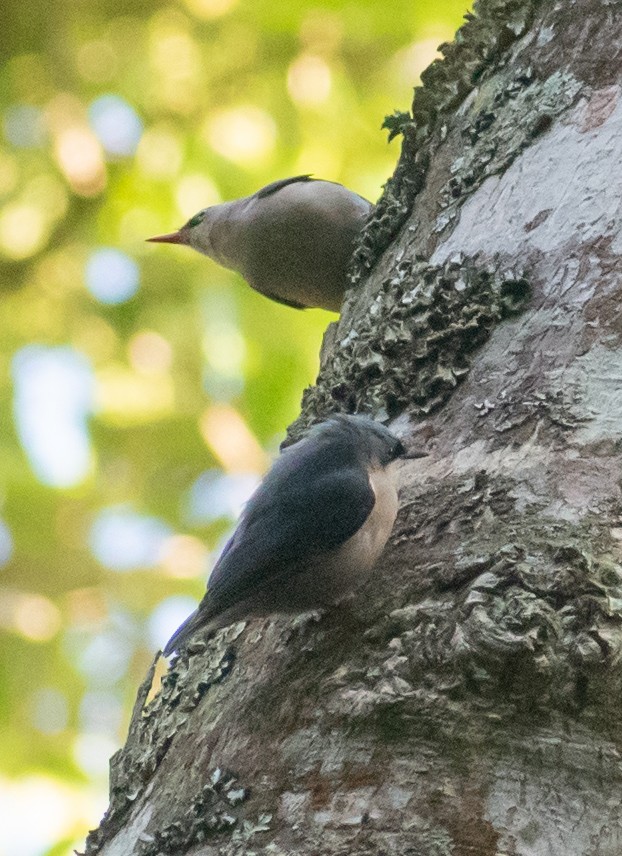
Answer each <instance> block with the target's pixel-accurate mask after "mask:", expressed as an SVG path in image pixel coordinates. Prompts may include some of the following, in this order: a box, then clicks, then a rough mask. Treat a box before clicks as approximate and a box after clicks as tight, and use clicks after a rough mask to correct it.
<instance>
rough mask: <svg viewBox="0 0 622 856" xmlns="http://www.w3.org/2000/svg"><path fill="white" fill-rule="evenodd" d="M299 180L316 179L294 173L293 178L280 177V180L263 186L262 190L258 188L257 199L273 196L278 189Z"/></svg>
mask: <svg viewBox="0 0 622 856" xmlns="http://www.w3.org/2000/svg"><path fill="white" fill-rule="evenodd" d="M299 181H315V179H314V178H312V177H311V174H309V175H294V176H292V177H291V178H280V179H279V180H278V181H273V182H272V183H271V184H266V186H265V187H262V188H261V190H258V191H257V193H256V194H255V198H256V199H263V198H264V196H271V195H272V194H273V193H276V192H277V191H278V190H281V188H283V187H287V185H288V184H296V183H297V182H299Z"/></svg>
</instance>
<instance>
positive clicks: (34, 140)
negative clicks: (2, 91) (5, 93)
mask: <svg viewBox="0 0 622 856" xmlns="http://www.w3.org/2000/svg"><path fill="white" fill-rule="evenodd" d="M3 128H4V136H5V137H6V139H7V141H8V142H9V143H11V145H13V146H15V147H16V148H24V149H25V148H34V147H35V146H40V145H42V143H43V141H44V139H45V133H44V124H43V116H42V114H41V110H40V109H39V108H38V107H33V106H32V105H30V104H16V105H14V106H13V107H9V108H8V110H7V111H6V112H5V114H4V121H3Z"/></svg>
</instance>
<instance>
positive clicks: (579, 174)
mask: <svg viewBox="0 0 622 856" xmlns="http://www.w3.org/2000/svg"><path fill="white" fill-rule="evenodd" d="M476 11H477V17H476V18H475V19H471V20H469V21H468V22H467V24H466V25H465V27H464V28H463V29H462V31H461V32H460V33H459V34H458V36H457V38H456V41H455V43H453V44H452V45H448V46H446V48H445V54H446V59H445V60H444V61H443V62H439V63H435V64H434V65H433V66H432V67H431V68H430V69H428V71H427V72H426V74H425V76H424V84H423V87H422V88H420V89H418V90H417V91H416V95H415V102H414V118H413V117H410V116H405V115H401V116H397V117H393V118H392V119H391V120H389V126H390V127H391V129H392V132H397V131H399V132H401V133H403V135H404V145H403V151H402V157H401V159H400V163H399V165H398V168H397V171H396V174H395V176H394V177H393V178H392V179H391V181H390V182H389V184H388V186H387V188H386V191H385V194H384V196H383V198H382V200H381V202H380V204H379V206H378V208H377V210H376V213H375V215H374V217H373V218H372V220H371V221H370V223H369V224H368V228H367V231H366V234H365V238H364V240H363V242H362V244H361V246H360V248H359V250H358V252H357V256H356V263H355V270H354V278H355V280H356V281H357V283H358V285H357V288H353V289H352V291H351V293H350V297H349V299H348V303H347V305H346V308H345V311H344V313H343V315H342V318H341V320H340V322H339V324H338V325H336V326H333V327H332V328H331V330H330V331H329V333H328V334H327V338H326V342H325V345H324V348H323V358H322V368H321V372H320V376H319V378H318V383H317V385H316V386H315V387H313V388H312V389H310V390H308V391H307V392H306V394H305V398H304V402H303V412H302V415H301V417H300V420H298V422H297V423H296V424H295V425H294V426H293V427H292V431H291V435H292V436H293V437H295V436H296V434H297V433H298V432H299V431H300V430H301V428H302V427H303V426H304V425H305V424H307V423H308V422H310V421H312V420H313V419H315V418H317V417H318V416H322V415H324V414H326V413H328V412H331V411H333V410H335V409H343V410H355V409H356V410H359V409H360V410H371V411H372V412H374V413H375V414H376V415H377V416H379V417H383V416H384V417H386V418H391V419H394V420H395V422H393V425H394V426H396V429H397V430H401V431H402V433H404V434H406V435H410V436H417V437H418V439H419V441H421V442H425V443H426V444H427V448H428V450H429V451H430V452H431V455H430V457H429V458H427V459H425V460H424V461H416V462H412V463H411V464H409V465H408V466H407V467H405V471H404V489H403V493H402V504H401V511H400V515H399V517H398V522H397V525H396V528H395V531H394V535H393V537H392V539H391V542H390V544H389V547H388V549H387V551H386V553H385V555H384V558H383V560H382V561H381V563H380V565H379V567H378V570H377V574H376V576H375V578H374V580H373V582H372V583H371V584H370V585H369V586H368V587H367V589H366V591H364V592H363V593H362V594H361V595H360V596H359V597H358V598H357V599H356V601H355V604H354V607H353V610H354V613H355V617H356V621H354V622H350V623H346V622H344V620H343V617H342V616H339V615H328V616H326V617H324V618H323V619H322V620H321V621H319V622H315V621H309V620H302V619H298V620H294V621H292V620H290V619H280V620H277V621H272V622H252V623H250V624H249V625H248V626H246V628H244V627H243V626H242V625H236V626H234V627H231V628H229V629H228V630H226V631H224V632H222V633H220V634H219V635H218V636H217V637H216V638H215V639H213V640H211V641H210V642H208V643H207V644H205V643H197V645H196V646H195V648H194V649H193V652H192V653H191V656H189V657H186V658H184V659H180V660H178V661H177V663H176V664H175V665H174V667H173V668H172V669H171V671H170V672H169V673H168V675H167V676H166V678H165V680H164V684H163V687H162V690H161V692H160V694H159V695H157V696H156V698H155V699H154V700H153V701H152V702H151V703H150V704H149V705H147V707H146V708H145V709H144V710H143V704H144V698H145V697H146V691H147V689H148V687H149V683H150V681H149V679H148V681H147V682H146V684H145V687H144V691H143V696H142V697H141V698H139V701H138V703H137V708H136V712H135V717H134V721H133V723H132V727H131V730H130V735H129V738H128V743H127V745H126V747H125V748H124V749H123V750H122V751H121V752H120V753H118V754H117V755H116V756H115V758H114V759H113V763H112V776H111V780H112V781H111V805H110V809H109V812H108V814H107V815H106V817H105V818H104V821H103V822H102V825H101V827H100V829H99V830H97V831H95V832H94V833H92V834H91V836H90V838H89V841H88V846H87V852H88V853H89V854H95V853H100V854H102V856H103V854H105V856H113V854H115V856H117V854H118V855H119V856H121V854H122V855H123V856H128V854H137V856H138V854H140V856H157V854H190V853H191V854H193V856H208V855H209V856H215V854H227V856H234V854H258V856H259V855H260V854H274V856H279V854H343V856H345V855H346V854H348V856H364V854H365V856H367V854H369V856H371V854H374V856H380V854H389V853H391V854H412V856H415V855H416V856H445V854H453V856H467V854H469V856H488V854H490V856H493V854H496V856H502V854H516V856H532V854H533V856H535V854H538V856H540V854H542V856H545V854H546V856H548V855H549V854H554V856H619V854H620V853H622V791H621V788H620V785H621V783H622V764H621V756H620V745H621V742H622V728H621V725H620V721H621V717H620V710H619V708H620V695H621V689H622V670H621V657H622V621H621V619H622V564H621V563H622V502H621V476H622V473H621V470H620V452H621V444H622V349H621V347H620V346H621V337H622V310H621V306H622V281H621V273H622V261H621V255H620V254H621V253H622V237H621V236H620V227H621V225H622V209H621V199H622V99H621V98H620V93H621V84H622V41H621V39H620V33H621V32H622V9H621V4H620V3H619V2H613V1H612V2H607V0H575V2H564V3H553V2H545V0H542V2H537V0H480V2H479V4H476ZM369 271H371V273H369Z"/></svg>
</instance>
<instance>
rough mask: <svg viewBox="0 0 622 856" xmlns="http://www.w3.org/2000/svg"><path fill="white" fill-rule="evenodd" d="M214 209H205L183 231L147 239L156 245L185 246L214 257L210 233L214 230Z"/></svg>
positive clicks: (186, 224) (185, 225)
mask: <svg viewBox="0 0 622 856" xmlns="http://www.w3.org/2000/svg"><path fill="white" fill-rule="evenodd" d="M212 210H213V208H203V210H202V211H198V212H197V213H196V214H195V215H194V216H193V217H191V218H190V219H189V220H188V222H187V223H185V224H184V225H183V226H182V227H181V229H178V230H177V232H170V233H169V234H168V235H156V236H155V237H154V238H147V240H148V241H151V242H152V243H154V244H184V245H185V246H187V247H192V249H193V250H197V251H198V252H199V253H203V254H204V255H206V256H210V257H213V247H212V243H211V241H210V232H211V230H212V217H211V216H210V212H211V211H212Z"/></svg>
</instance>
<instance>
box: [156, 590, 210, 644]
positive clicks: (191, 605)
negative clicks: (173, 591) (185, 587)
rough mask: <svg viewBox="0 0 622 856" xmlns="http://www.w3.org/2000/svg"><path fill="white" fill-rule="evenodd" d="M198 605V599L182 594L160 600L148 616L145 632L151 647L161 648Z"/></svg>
mask: <svg viewBox="0 0 622 856" xmlns="http://www.w3.org/2000/svg"><path fill="white" fill-rule="evenodd" d="M197 606H198V601H197V600H195V599H194V598H192V597H186V596H184V595H174V596H173V597H167V598H166V600H163V601H161V602H160V603H159V604H158V605H157V606H156V608H155V609H154V610H153V612H152V613H151V615H150V616H149V621H148V622H147V634H148V638H149V644H150V645H151V646H152V647H153V648H163V647H164V645H166V643H167V642H168V640H169V639H170V638H171V636H172V635H173V633H174V632H175V631H176V630H177V628H178V627H179V625H180V624H181V623H182V621H185V620H186V618H188V616H189V615H190V613H191V612H193V611H194V610H195V609H196V608H197Z"/></svg>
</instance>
